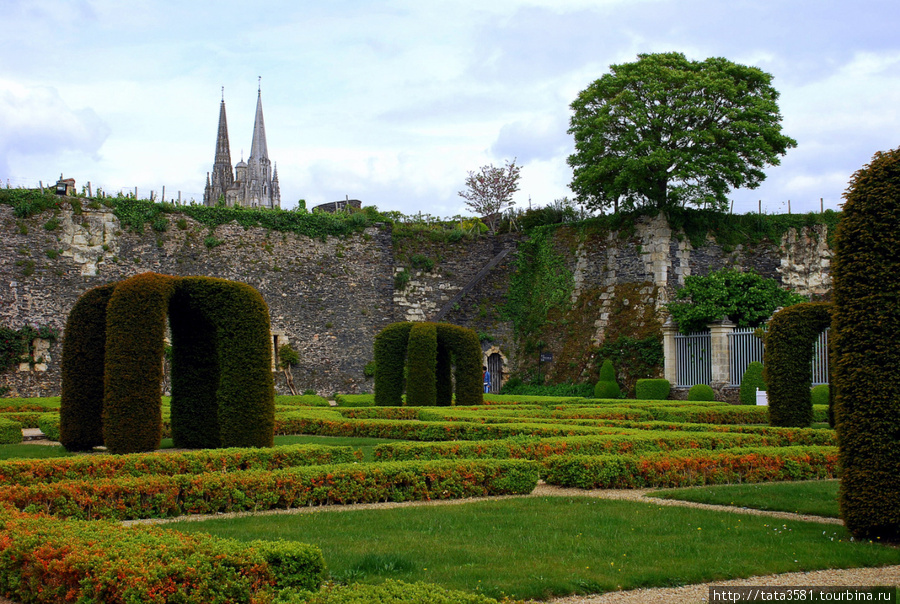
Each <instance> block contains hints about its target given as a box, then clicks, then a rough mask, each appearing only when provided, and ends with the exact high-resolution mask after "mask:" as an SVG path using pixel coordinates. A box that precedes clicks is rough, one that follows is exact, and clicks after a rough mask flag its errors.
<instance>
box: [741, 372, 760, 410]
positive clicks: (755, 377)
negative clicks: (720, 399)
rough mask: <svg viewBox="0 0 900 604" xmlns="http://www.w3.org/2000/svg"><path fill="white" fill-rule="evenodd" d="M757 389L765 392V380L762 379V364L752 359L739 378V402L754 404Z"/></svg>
mask: <svg viewBox="0 0 900 604" xmlns="http://www.w3.org/2000/svg"><path fill="white" fill-rule="evenodd" d="M757 389H758V390H762V391H763V392H765V391H766V380H764V379H763V364H762V363H760V362H759V361H753V362H752V363H750V364H749V365H747V369H746V371H744V377H742V378H741V393H740V400H741V404H742V405H755V404H756V391H757Z"/></svg>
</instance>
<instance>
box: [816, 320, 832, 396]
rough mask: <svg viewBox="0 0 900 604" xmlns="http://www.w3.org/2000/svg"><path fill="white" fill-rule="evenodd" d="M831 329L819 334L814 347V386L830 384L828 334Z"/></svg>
mask: <svg viewBox="0 0 900 604" xmlns="http://www.w3.org/2000/svg"><path fill="white" fill-rule="evenodd" d="M830 329H831V328H830V327H829V328H828V329H826V330H825V331H823V332H822V333H820V334H819V339H817V340H816V343H815V345H814V346H813V360H812V385H813V386H818V385H819V384H827V383H828V332H829V331H830Z"/></svg>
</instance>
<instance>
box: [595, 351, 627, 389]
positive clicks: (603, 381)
mask: <svg viewBox="0 0 900 604" xmlns="http://www.w3.org/2000/svg"><path fill="white" fill-rule="evenodd" d="M621 394H622V390H621V389H620V388H619V384H617V383H616V369H615V367H613V364H612V361H610V360H609V359H606V360H605V361H603V365H601V366H600V379H599V380H598V381H597V385H596V386H594V398H619V396H620V395H621Z"/></svg>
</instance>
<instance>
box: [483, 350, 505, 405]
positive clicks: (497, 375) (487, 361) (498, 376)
mask: <svg viewBox="0 0 900 604" xmlns="http://www.w3.org/2000/svg"><path fill="white" fill-rule="evenodd" d="M482 358H483V361H482V365H484V366H485V367H487V368H488V371H490V372H491V390H490V392H491V394H498V393H499V392H500V389H501V388H502V387H503V384H505V383H506V380H507V379H509V360H508V359H507V358H506V355H505V354H503V353H502V352H501V351H500V348H499V347H497V346H491V347H490V348H488V349H487V350H485V351H484V352H483V353H482Z"/></svg>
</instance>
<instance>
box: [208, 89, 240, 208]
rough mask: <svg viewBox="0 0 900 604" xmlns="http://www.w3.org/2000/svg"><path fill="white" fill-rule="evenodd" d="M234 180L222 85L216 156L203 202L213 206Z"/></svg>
mask: <svg viewBox="0 0 900 604" xmlns="http://www.w3.org/2000/svg"><path fill="white" fill-rule="evenodd" d="M233 182H234V173H233V172H232V169H231V147H230V146H229V144H228V120H227V119H226V117H225V87H224V86H223V87H222V100H221V102H220V103H219V131H218V133H217V135H216V158H215V161H214V162H213V171H212V181H211V183H210V187H209V188H208V192H207V193H204V195H203V197H204V199H203V203H204V204H206V205H208V206H214V205H216V203H217V202H218V200H219V197H220V196H224V195H225V191H226V190H227V189H228V187H230V186H231V185H232V183H233Z"/></svg>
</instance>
